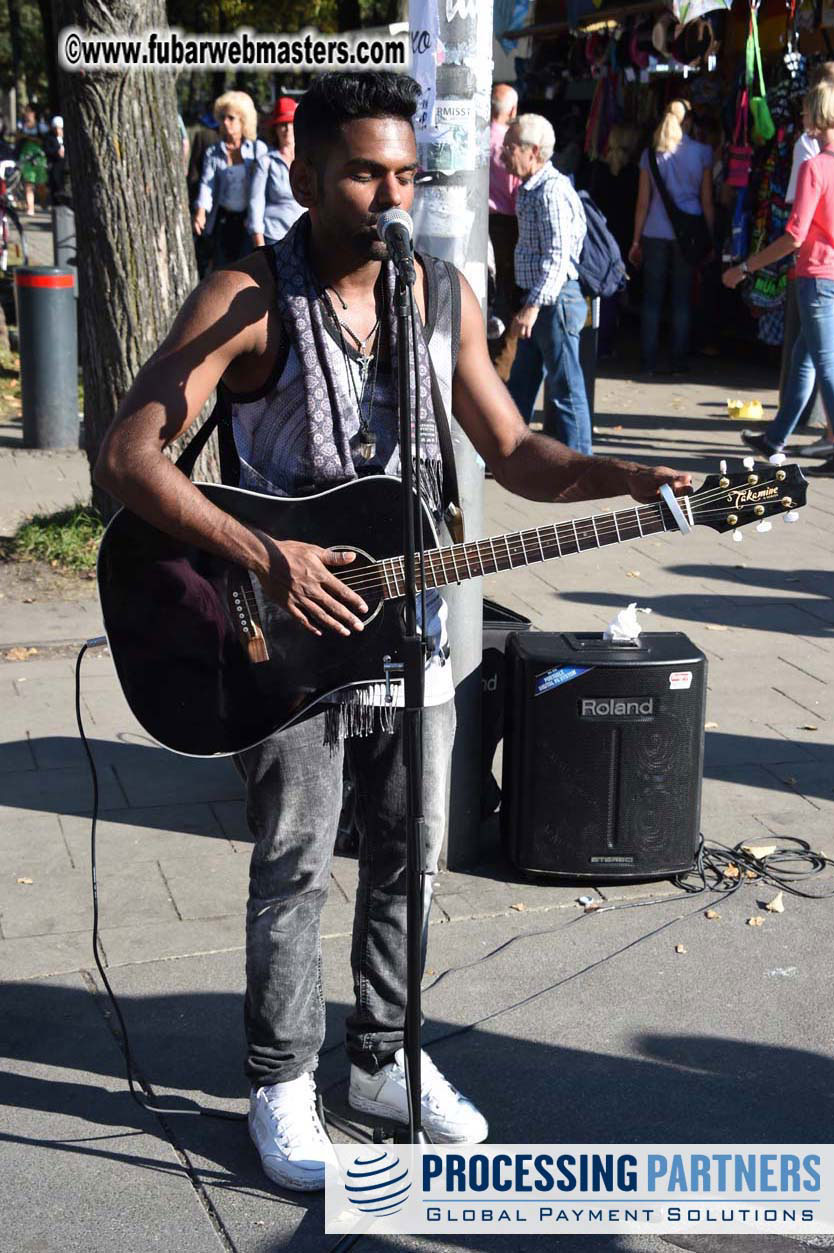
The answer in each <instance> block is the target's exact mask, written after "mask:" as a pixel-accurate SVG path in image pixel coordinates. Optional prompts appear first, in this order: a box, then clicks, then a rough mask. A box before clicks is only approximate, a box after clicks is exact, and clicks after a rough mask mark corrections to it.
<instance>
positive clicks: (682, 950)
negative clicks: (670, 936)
mask: <svg viewBox="0 0 834 1253" xmlns="http://www.w3.org/2000/svg"><path fill="white" fill-rule="evenodd" d="M675 952H676V953H685V952H686V949H685V948H684V947H683V945H682V944H676V945H675Z"/></svg>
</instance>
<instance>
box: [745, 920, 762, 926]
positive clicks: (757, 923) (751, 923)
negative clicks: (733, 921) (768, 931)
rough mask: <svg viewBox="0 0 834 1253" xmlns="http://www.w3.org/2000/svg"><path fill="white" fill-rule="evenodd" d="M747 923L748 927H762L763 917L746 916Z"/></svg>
mask: <svg viewBox="0 0 834 1253" xmlns="http://www.w3.org/2000/svg"><path fill="white" fill-rule="evenodd" d="M747 925H748V927H763V926H764V918H748V919H747Z"/></svg>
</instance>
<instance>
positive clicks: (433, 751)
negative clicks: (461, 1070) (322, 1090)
mask: <svg viewBox="0 0 834 1253" xmlns="http://www.w3.org/2000/svg"><path fill="white" fill-rule="evenodd" d="M324 717H325V715H324V714H323V713H322V714H318V715H316V716H315V717H313V718H310V719H308V720H307V721H306V722H302V723H300V724H299V725H297V726H292V727H288V728H287V729H286V730H284V731H280V732H278V734H277V735H273V736H271V737H270V738H269V739H268V740H266V741H265V742H264V743H263V744H260V745H258V746H257V747H256V748H252V749H250V750H249V751H248V752H246V753H244V754H242V755H241V756H240V757H238V758H237V761H238V765H239V767H240V769H241V770H242V772H243V774H244V777H245V779H246V798H247V819H248V822H249V827H250V829H251V831H252V835H253V837H254V839H255V847H254V850H253V853H252V862H251V868H250V879H249V902H248V906H247V911H246V1001H245V1006H244V1018H245V1026H246V1037H247V1059H246V1073H247V1075H248V1076H249V1078H250V1080H251V1082H252V1085H253V1086H255V1087H260V1086H262V1085H264V1084H271V1083H279V1082H284V1081H287V1080H289V1079H295V1078H296V1077H297V1076H298V1075H301V1074H304V1072H305V1071H313V1070H315V1068H316V1065H317V1062H318V1052H319V1049H320V1048H321V1045H322V1042H323V1040H324V1030H325V1013H324V997H323V994H322V985H321V940H320V919H321V911H322V907H323V905H324V902H325V900H326V897H327V889H328V885H329V881H330V867H331V860H332V856H333V846H334V843H335V839H336V830H337V825H338V820H339V814H340V811H341V806H342V770H343V761H344V754H345V753H347V754H348V764H349V767H350V770H351V773H352V776H353V779H354V784H355V790H356V801H357V805H356V810H357V813H356V817H357V826H358V827H359V832H360V848H359V884H358V888H357V893H356V908H355V914H354V922H353V943H352V946H351V966H352V968H353V988H354V997H355V1005H354V1007H353V1010H352V1012H351V1014H350V1015H349V1017H348V1020H347V1052H348V1056H349V1057H350V1059H351V1061H353V1062H355V1063H356V1064H357V1065H358V1066H361V1067H363V1068H364V1069H365V1070H368V1071H371V1072H373V1071H376V1070H377V1069H379V1068H380V1067H381V1066H384V1065H385V1063H386V1062H388V1061H390V1060H391V1058H392V1056H393V1054H394V1052H395V1051H396V1050H397V1049H398V1048H400V1047H401V1045H402V1042H403V1020H404V1015H405V999H406V997H405V994H406V960H405V928H406V898H405V766H404V762H403V733H402V712H401V711H399V712H398V713H397V714H396V726H395V730H394V732H393V734H386V733H385V732H382V731H375V732H374V734H372V735H370V736H367V737H356V738H352V739H348V740H347V741H341V740H340V741H339V743H338V744H337V745H336V747H335V748H332V747H329V746H326V745H325V744H324V743H323V740H324V726H323V723H324ZM454 730H455V707H454V701H448V702H447V703H446V704H443V705H436V706H431V707H429V708H428V709H426V710H425V711H424V714H423V744H424V788H423V815H424V818H425V833H426V834H425V841H424V845H425V848H424V853H425V856H424V867H425V869H426V870H427V879H426V895H425V898H424V919H425V922H426V923H427V921H428V910H429V907H430V904H431V885H432V882H433V877H434V874H435V873H436V871H437V860H438V856H439V854H440V848H441V844H442V841H443V834H444V830H445V817H446V814H445V807H446V794H447V786H448V775H449V768H450V763H451V756H452V740H453V738H454Z"/></svg>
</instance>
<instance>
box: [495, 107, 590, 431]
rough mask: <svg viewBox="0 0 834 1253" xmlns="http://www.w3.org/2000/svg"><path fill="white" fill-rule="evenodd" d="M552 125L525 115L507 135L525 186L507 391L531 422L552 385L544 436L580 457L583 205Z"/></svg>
mask: <svg viewBox="0 0 834 1253" xmlns="http://www.w3.org/2000/svg"><path fill="white" fill-rule="evenodd" d="M554 142H555V139H554V135H553V127H552V126H551V125H550V123H549V122H548V121H547V119H546V118H543V117H540V116H539V115H538V114H537V113H524V114H522V115H521V116H520V117H519V118H517V119H516V121H515V122H513V123H512V124H511V126H510V127H509V129H508V130H507V134H506V136H505V139H504V152H503V160H504V164H505V165H506V167H507V169H508V170H509V172H510V173H511V174H515V175H517V177H518V178H520V179H521V180H522V181H521V187H520V188H519V189H518V199H517V201H516V212H517V214H518V244H517V245H516V250H515V281H516V283H517V284H518V286H519V287H521V288H522V289H523V290H524V292H525V299H524V305H523V307H522V308H521V310H520V311H519V312H518V313H517V314H516V317H515V318H514V320H513V324H512V328H511V329H512V331H513V332H514V333H515V334H516V335H517V336H518V339H519V344H518V352H517V354H516V358H515V362H514V363H513V368H512V373H511V374H510V379H509V383H508V384H507V386H508V387H509V389H510V394H511V396H512V398H513V400H514V401H515V403H516V404H517V406H518V408H519V410H520V412H521V414H522V415H523V417H524V419H525V421H526V422H528V423H529V422H530V420H531V419H532V417H533V406H534V405H535V403H536V396H537V395H538V391H539V387H540V385H541V381H542V377H543V376H544V377H546V379H547V389H546V400H545V411H544V430H545V433H546V434H547V435H553V436H555V437H556V439H560V440H561V441H562V443H564V444H567V446H568V447H569V448H574V449H576V451H577V452H582V453H590V452H591V415H590V412H589V410H588V398H587V395H586V392H585V379H584V376H583V374H582V367H581V366H580V364H579V332H580V331H581V330H582V328H583V326H584V325H585V321H586V317H587V305H586V302H585V297H584V296H583V295H582V291H581V289H580V286H579V281H578V276H579V256H580V253H581V252H582V244H583V242H584V239H585V233H586V229H587V227H586V223H585V211H584V209H583V208H582V202H581V201H580V199H579V197H578V196H577V194H576V192H575V191H574V190H573V187H572V185H571V183H570V180H569V179H567V178H565V176H564V175H563V174H560V173H559V171H558V170H557V169H556V168H555V166H554V165H552V164H551V161H550V158H551V156H552V155H553V147H554Z"/></svg>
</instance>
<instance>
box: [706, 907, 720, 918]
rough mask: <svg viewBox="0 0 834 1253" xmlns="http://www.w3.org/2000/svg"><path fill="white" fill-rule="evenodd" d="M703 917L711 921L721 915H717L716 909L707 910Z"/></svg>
mask: <svg viewBox="0 0 834 1253" xmlns="http://www.w3.org/2000/svg"><path fill="white" fill-rule="evenodd" d="M704 917H705V918H709V919H713V918H720V917H721V915H720V914H719V912H718V910H717V909H708V910H707V912H706V913H705V914H704Z"/></svg>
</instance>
